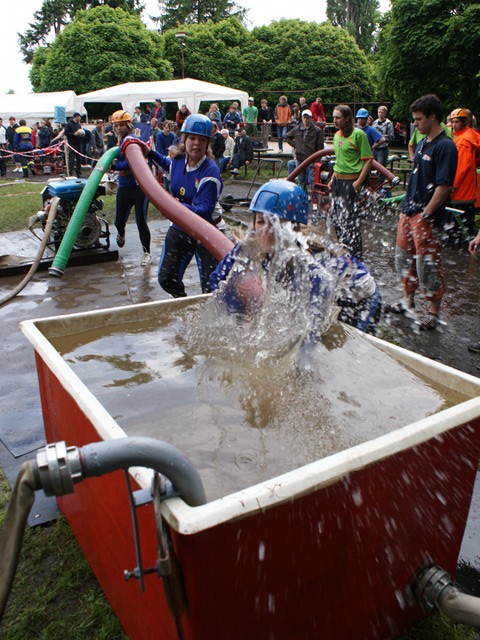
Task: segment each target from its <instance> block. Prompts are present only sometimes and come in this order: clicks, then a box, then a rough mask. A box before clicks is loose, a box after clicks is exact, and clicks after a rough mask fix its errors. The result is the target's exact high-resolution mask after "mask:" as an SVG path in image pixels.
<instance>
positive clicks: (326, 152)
mask: <svg viewBox="0 0 480 640" xmlns="http://www.w3.org/2000/svg"><path fill="white" fill-rule="evenodd" d="M333 155H335V151H334V149H333V147H326V148H325V149H321V150H320V151H316V152H315V153H313V154H312V155H311V156H310V157H309V158H307V159H306V160H304V161H303V162H302V163H301V164H299V165H298V167H295V169H294V170H293V171H292V173H291V174H290V175H289V176H288V177H287V180H289V181H290V182H293V181H294V180H295V178H296V177H297V176H298V175H300V174H301V173H302V171H305V169H306V168H307V167H308V166H309V165H310V164H312V162H315V161H316V160H318V159H320V158H323V156H333ZM372 169H374V170H375V171H378V173H380V174H381V175H382V176H383V177H384V178H385V179H386V180H388V182H390V184H391V185H392V187H394V186H395V185H396V184H398V183H399V182H400V178H398V177H397V176H395V175H394V174H393V173H392V172H391V171H389V170H388V169H387V168H386V167H384V166H383V165H381V164H380V163H378V162H377V161H376V160H374V161H373V162H372Z"/></svg>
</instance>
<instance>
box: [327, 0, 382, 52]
mask: <svg viewBox="0 0 480 640" xmlns="http://www.w3.org/2000/svg"><path fill="white" fill-rule="evenodd" d="M379 6H380V4H379V2H378V0H327V18H328V19H329V20H330V22H331V23H332V24H333V26H334V27H341V28H342V29H346V30H347V31H348V32H349V33H350V34H351V35H352V36H353V37H354V38H355V40H356V42H357V44H358V46H359V47H360V49H363V51H371V50H372V47H373V44H374V40H375V38H374V33H375V31H376V29H377V24H378V20H379V18H380V13H379Z"/></svg>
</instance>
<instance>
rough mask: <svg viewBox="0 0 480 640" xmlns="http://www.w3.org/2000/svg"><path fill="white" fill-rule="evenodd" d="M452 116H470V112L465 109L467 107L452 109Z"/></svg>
mask: <svg viewBox="0 0 480 640" xmlns="http://www.w3.org/2000/svg"><path fill="white" fill-rule="evenodd" d="M450 117H451V118H468V113H467V112H466V111H465V109H462V108H460V109H454V110H453V111H452V113H451V114H450Z"/></svg>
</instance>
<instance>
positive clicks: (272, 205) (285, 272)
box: [210, 180, 381, 338]
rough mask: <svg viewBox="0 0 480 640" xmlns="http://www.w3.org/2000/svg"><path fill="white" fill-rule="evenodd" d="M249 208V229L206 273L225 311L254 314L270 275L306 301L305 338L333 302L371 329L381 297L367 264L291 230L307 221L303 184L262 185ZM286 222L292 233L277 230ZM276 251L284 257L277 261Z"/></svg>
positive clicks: (323, 322)
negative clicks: (326, 247) (309, 324)
mask: <svg viewBox="0 0 480 640" xmlns="http://www.w3.org/2000/svg"><path fill="white" fill-rule="evenodd" d="M250 210H251V211H252V212H253V216H254V217H253V224H252V231H251V232H250V233H249V234H247V236H246V238H245V240H243V241H242V242H239V243H238V244H236V245H235V247H234V248H233V249H232V250H231V251H230V252H229V253H228V254H227V256H225V258H224V259H223V260H222V262H220V264H219V265H218V267H217V269H216V270H215V271H214V272H213V273H212V275H211V277H210V287H211V289H212V290H216V289H220V295H221V296H222V299H223V302H224V303H225V305H226V308H227V311H228V312H230V313H238V314H242V315H244V316H246V317H249V316H252V315H254V314H255V313H257V312H258V310H259V309H260V308H261V306H262V304H263V302H264V299H265V296H266V288H267V287H268V283H267V282H266V280H267V281H268V278H269V276H270V275H271V274H273V275H271V277H272V278H273V279H275V281H276V282H281V285H282V286H283V287H284V288H289V289H291V291H292V296H291V298H292V299H295V303H296V304H297V303H299V304H304V305H305V304H307V305H309V307H310V310H311V313H310V315H309V321H311V326H310V328H309V333H308V336H309V338H311V337H312V336H313V337H314V338H318V337H319V336H320V335H321V334H322V333H323V332H324V331H325V330H326V329H327V328H328V325H329V323H330V322H331V319H332V317H333V315H332V303H334V302H335V303H336V304H337V305H338V306H339V307H340V315H339V318H340V319H341V320H343V321H345V322H346V323H348V324H350V325H352V326H356V327H357V328H359V329H360V330H362V331H366V332H369V333H374V331H375V327H376V325H377V324H378V321H379V319H380V309H381V298H380V293H379V290H378V286H377V284H376V282H375V280H374V279H373V277H372V276H371V274H370V273H369V271H368V269H367V268H366V267H365V266H364V265H363V264H361V263H360V262H359V261H358V260H356V259H355V258H352V257H350V256H346V255H342V254H341V252H339V251H338V250H331V251H325V250H324V249H325V245H324V243H323V242H322V243H318V241H317V242H315V241H313V240H312V238H311V236H308V235H305V234H298V233H295V232H296V231H299V230H300V225H307V222H308V213H309V207H308V199H307V196H306V194H305V192H304V191H303V189H301V188H300V187H299V186H298V185H296V184H294V183H292V182H287V181H285V180H273V181H271V182H269V183H266V184H265V185H263V186H262V187H260V189H259V190H258V191H257V193H256V194H255V197H254V198H253V200H252V203H251V205H250ZM286 222H290V223H291V225H292V231H293V232H294V233H293V235H291V236H288V234H287V235H285V234H284V233H278V231H279V226H283V225H284V224H285V223H286ZM289 244H290V246H289ZM279 250H280V251H279ZM278 253H282V254H283V255H284V256H285V258H284V259H283V261H282V262H281V264H277V265H275V261H276V256H277V254H278ZM222 283H223V284H222ZM302 291H303V297H302ZM217 295H218V294H217Z"/></svg>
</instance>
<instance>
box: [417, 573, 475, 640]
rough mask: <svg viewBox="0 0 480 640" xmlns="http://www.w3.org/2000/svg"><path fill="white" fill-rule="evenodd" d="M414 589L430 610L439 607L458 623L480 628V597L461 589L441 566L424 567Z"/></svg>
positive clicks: (440, 610) (439, 609)
mask: <svg viewBox="0 0 480 640" xmlns="http://www.w3.org/2000/svg"><path fill="white" fill-rule="evenodd" d="M413 591H414V593H415V595H416V597H417V598H418V600H419V601H420V602H421V604H422V605H423V606H424V607H425V609H427V610H428V611H433V610H434V609H437V610H438V611H439V612H440V613H443V614H444V615H446V616H448V617H449V618H451V619H452V620H453V621H454V622H456V623H459V624H464V625H467V626H470V627H474V628H475V629H480V598H476V597H475V596H471V595H468V594H466V593H462V592H461V591H459V590H458V589H457V588H456V587H455V584H454V582H453V580H452V578H451V577H450V575H449V574H448V573H447V572H446V571H445V570H444V569H442V568H441V567H438V566H432V567H429V568H427V569H422V571H420V572H419V574H417V577H416V580H415V584H414V586H413Z"/></svg>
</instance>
